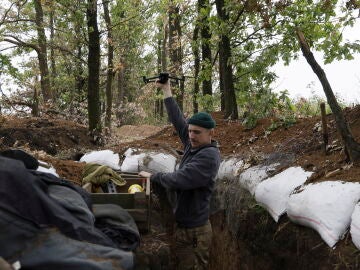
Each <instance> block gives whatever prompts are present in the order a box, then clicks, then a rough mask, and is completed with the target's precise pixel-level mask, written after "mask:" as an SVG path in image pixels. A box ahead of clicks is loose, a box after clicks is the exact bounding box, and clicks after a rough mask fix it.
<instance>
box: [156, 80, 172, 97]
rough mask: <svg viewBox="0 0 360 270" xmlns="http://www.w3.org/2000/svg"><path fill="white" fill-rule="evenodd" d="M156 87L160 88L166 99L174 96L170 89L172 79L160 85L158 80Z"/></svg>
mask: <svg viewBox="0 0 360 270" xmlns="http://www.w3.org/2000/svg"><path fill="white" fill-rule="evenodd" d="M155 84H156V87H159V88H160V89H161V90H162V91H163V93H164V98H168V97H171V96H172V93H171V89H170V79H169V80H168V81H167V82H166V83H159V82H158V80H157V81H156V82H155Z"/></svg>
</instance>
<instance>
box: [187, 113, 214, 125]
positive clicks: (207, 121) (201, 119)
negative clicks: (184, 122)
mask: <svg viewBox="0 0 360 270" xmlns="http://www.w3.org/2000/svg"><path fill="white" fill-rule="evenodd" d="M188 124H192V125H195V126H199V127H203V128H207V129H212V128H214V127H215V121H214V119H213V118H212V117H211V115H210V114H208V113H206V112H198V113H195V114H194V115H193V116H192V117H191V118H190V119H189V120H188Z"/></svg>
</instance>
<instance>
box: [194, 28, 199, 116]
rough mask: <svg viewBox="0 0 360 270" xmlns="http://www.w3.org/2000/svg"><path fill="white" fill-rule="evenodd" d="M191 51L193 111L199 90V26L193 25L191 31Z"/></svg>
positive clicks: (196, 106) (195, 111)
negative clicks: (192, 55) (192, 31)
mask: <svg viewBox="0 0 360 270" xmlns="http://www.w3.org/2000/svg"><path fill="white" fill-rule="evenodd" d="M192 51H193V54H194V91H193V97H192V98H193V112H194V113H197V112H198V111H199V103H198V102H197V98H198V95H199V92H200V86H199V72H200V54H199V26H198V25H195V28H194V33H193V43H192Z"/></svg>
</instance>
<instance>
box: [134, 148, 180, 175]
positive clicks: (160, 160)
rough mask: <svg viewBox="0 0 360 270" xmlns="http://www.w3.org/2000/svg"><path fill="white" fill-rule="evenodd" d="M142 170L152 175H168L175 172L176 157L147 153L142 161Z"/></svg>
mask: <svg viewBox="0 0 360 270" xmlns="http://www.w3.org/2000/svg"><path fill="white" fill-rule="evenodd" d="M142 165H143V168H141V169H142V170H145V171H149V172H152V173H156V172H164V173H169V172H173V171H174V170H175V166H176V157H175V156H173V155H170V154H163V153H147V154H145V157H144V159H143V163H142Z"/></svg>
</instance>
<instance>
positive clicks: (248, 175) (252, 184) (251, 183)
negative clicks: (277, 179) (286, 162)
mask: <svg viewBox="0 0 360 270" xmlns="http://www.w3.org/2000/svg"><path fill="white" fill-rule="evenodd" d="M278 165H280V164H279V163H275V164H271V165H269V166H264V165H258V166H253V167H250V168H248V169H246V170H245V171H243V172H242V173H241V174H240V176H239V183H240V185H241V187H242V188H244V189H246V190H248V191H249V192H250V193H251V195H254V194H255V189H256V187H257V185H258V184H260V183H261V182H262V181H263V180H264V179H266V178H267V177H268V173H269V172H270V171H273V170H274V169H275V168H276V166H278Z"/></svg>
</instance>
